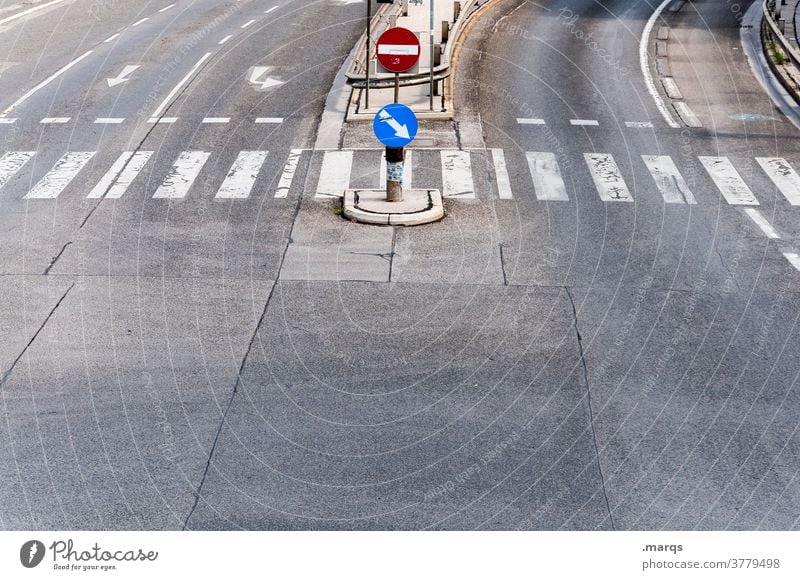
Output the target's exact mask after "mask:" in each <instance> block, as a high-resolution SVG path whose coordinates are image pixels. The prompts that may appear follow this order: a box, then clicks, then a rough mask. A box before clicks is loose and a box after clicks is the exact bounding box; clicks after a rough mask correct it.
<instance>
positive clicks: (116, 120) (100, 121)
mask: <svg viewBox="0 0 800 580" xmlns="http://www.w3.org/2000/svg"><path fill="white" fill-rule="evenodd" d="M94 122H95V124H97V125H119V124H120V123H124V122H125V117H97V119H95V120H94Z"/></svg>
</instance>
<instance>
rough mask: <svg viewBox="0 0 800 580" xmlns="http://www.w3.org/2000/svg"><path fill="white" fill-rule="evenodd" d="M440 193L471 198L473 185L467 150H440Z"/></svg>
mask: <svg viewBox="0 0 800 580" xmlns="http://www.w3.org/2000/svg"><path fill="white" fill-rule="evenodd" d="M440 155H441V158H442V195H443V196H444V197H459V198H462V199H473V198H474V197H475V185H474V184H473V182H472V162H471V160H470V155H469V151H441V152H440Z"/></svg>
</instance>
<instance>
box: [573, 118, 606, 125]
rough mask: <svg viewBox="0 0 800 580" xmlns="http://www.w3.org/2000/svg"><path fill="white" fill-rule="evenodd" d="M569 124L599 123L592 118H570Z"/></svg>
mask: <svg viewBox="0 0 800 580" xmlns="http://www.w3.org/2000/svg"><path fill="white" fill-rule="evenodd" d="M569 124H570V125H573V126H575V127H599V126H600V123H598V122H597V121H595V120H594V119H570V120H569Z"/></svg>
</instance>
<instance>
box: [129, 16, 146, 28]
mask: <svg viewBox="0 0 800 580" xmlns="http://www.w3.org/2000/svg"><path fill="white" fill-rule="evenodd" d="M148 20H150V17H149V16H145V17H144V18H142V19H141V20H137V21H136V22H134V23H133V24H131V27H134V26H139V25H140V24H144V23H145V22H147V21H148Z"/></svg>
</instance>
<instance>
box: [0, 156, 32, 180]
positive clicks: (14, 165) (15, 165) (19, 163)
mask: <svg viewBox="0 0 800 580" xmlns="http://www.w3.org/2000/svg"><path fill="white" fill-rule="evenodd" d="M34 155H36V151H9V152H8V153H5V154H3V156H2V157H0V188H2V187H3V186H4V185H5V184H6V183H8V180H9V179H11V178H12V177H14V175H15V174H16V173H17V171H19V170H20V169H22V167H23V165H25V164H26V163H27V162H28V160H30V158H31V157H33V156H34Z"/></svg>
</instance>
